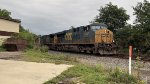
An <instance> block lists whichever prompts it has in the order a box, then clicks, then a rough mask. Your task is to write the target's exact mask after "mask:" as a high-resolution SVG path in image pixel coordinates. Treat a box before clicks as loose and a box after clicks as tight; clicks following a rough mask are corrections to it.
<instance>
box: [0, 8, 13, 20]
mask: <svg viewBox="0 0 150 84" xmlns="http://www.w3.org/2000/svg"><path fill="white" fill-rule="evenodd" d="M10 15H11V12H9V11H7V10H6V9H0V17H4V18H11V17H10Z"/></svg>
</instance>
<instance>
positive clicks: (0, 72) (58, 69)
mask: <svg viewBox="0 0 150 84" xmlns="http://www.w3.org/2000/svg"><path fill="white" fill-rule="evenodd" d="M69 67H71V65H65V64H60V65H55V64H50V63H35V62H24V61H12V60H0V84H42V83H44V82H46V81H48V80H50V79H52V78H53V77H56V76H57V75H59V74H61V73H62V72H63V71H64V70H67V69H68V68H69Z"/></svg>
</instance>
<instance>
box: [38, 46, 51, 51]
mask: <svg viewBox="0 0 150 84" xmlns="http://www.w3.org/2000/svg"><path fill="white" fill-rule="evenodd" d="M48 49H49V48H48V47H47V46H41V47H40V51H41V52H48Z"/></svg>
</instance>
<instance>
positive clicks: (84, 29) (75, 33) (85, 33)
mask: <svg viewBox="0 0 150 84" xmlns="http://www.w3.org/2000/svg"><path fill="white" fill-rule="evenodd" d="M41 43H42V44H43V45H47V46H48V47H49V49H52V50H60V51H74V52H88V53H99V54H100V55H112V54H116V53H117V47H116V45H115V43H114V39H113V32H112V31H110V30H109V29H107V25H105V24H103V23H93V24H90V25H86V26H81V27H77V28H72V29H69V30H64V31H62V32H58V33H54V34H49V35H44V36H41Z"/></svg>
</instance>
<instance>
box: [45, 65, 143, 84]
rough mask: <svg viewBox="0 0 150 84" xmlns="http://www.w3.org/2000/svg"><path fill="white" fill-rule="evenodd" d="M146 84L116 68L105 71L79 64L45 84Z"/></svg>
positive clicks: (98, 67)
mask: <svg viewBox="0 0 150 84" xmlns="http://www.w3.org/2000/svg"><path fill="white" fill-rule="evenodd" d="M58 82H63V83H64V84H77V83H79V84H82V83H85V84H144V83H143V82H141V81H138V79H137V78H136V77H134V76H132V75H128V73H126V72H124V71H121V70H120V69H118V68H116V69H114V70H110V69H109V70H108V69H105V68H104V67H102V66H100V65H99V66H89V65H83V64H79V65H76V66H74V67H71V68H70V69H68V70H67V71H65V72H63V73H62V74H61V75H59V76H58V77H56V78H54V79H52V80H50V81H47V82H45V83H44V84H57V83H58Z"/></svg>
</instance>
